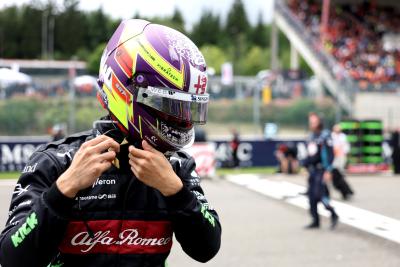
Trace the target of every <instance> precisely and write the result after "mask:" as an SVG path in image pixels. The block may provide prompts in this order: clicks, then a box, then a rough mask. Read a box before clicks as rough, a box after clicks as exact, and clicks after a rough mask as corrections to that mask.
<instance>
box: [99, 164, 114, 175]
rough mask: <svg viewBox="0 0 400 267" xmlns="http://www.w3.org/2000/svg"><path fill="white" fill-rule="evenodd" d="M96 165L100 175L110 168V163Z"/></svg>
mask: <svg viewBox="0 0 400 267" xmlns="http://www.w3.org/2000/svg"><path fill="white" fill-rule="evenodd" d="M98 164H99V165H98V166H99V170H100V174H102V173H103V172H105V171H106V170H108V169H109V168H110V167H111V166H112V163H111V161H103V162H100V163H98Z"/></svg>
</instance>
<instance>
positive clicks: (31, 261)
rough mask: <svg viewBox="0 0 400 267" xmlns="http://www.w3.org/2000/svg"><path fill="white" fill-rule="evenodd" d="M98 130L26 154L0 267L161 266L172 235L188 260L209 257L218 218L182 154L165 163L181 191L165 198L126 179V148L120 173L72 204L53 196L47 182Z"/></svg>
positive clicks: (216, 242) (0, 245)
mask: <svg viewBox="0 0 400 267" xmlns="http://www.w3.org/2000/svg"><path fill="white" fill-rule="evenodd" d="M100 126H101V125H100ZM107 130H108V131H107ZM105 131H107V132H110V131H109V129H107V127H105V126H104V125H102V127H97V129H94V130H91V131H87V132H84V133H80V134H76V135H73V136H70V137H67V138H66V139H63V140H60V141H57V142H53V143H49V144H46V145H43V146H41V147H39V148H38V149H37V150H36V151H35V152H34V153H33V154H32V156H31V158H30V160H29V163H28V164H27V165H26V167H25V168H24V171H23V172H22V174H21V177H20V178H19V180H18V183H17V185H16V187H15V190H14V193H13V196H12V200H11V205H10V211H9V218H8V220H7V223H6V227H5V229H4V230H3V231H2V233H1V235H0V264H1V265H2V266H3V267H9V266H12V267H18V266H20V267H23V266H24V267H25V266H30V267H34V266H74V267H78V266H86V267H87V266H132V267H133V266H140V267H144V266H164V264H165V261H166V258H167V257H168V255H169V252H170V248H171V245H172V236H173V233H175V237H176V239H177V240H178V242H179V243H180V244H181V246H182V249H183V250H184V251H185V252H186V253H187V254H188V255H189V256H190V257H192V258H193V259H195V260H197V261H200V262H206V261H208V260H210V259H211V258H212V257H213V256H214V255H216V253H217V252H218V250H219V247H220V242H221V226H220V223H219V220H218V215H217V213H216V212H215V211H214V210H213V209H212V208H211V207H210V206H209V204H208V202H207V200H206V199H205V197H204V194H203V190H202V188H201V187H200V183H199V182H200V178H199V177H198V175H197V174H196V173H195V171H194V169H195V162H194V160H193V158H191V157H189V156H188V155H187V154H185V153H183V152H177V153H175V154H174V155H172V156H171V157H170V163H171V165H172V166H173V169H174V171H175V172H176V173H177V175H178V176H179V177H180V178H181V179H182V182H183V184H184V187H183V188H182V189H181V190H180V191H179V192H178V193H177V194H175V195H173V196H170V197H164V196H163V195H162V194H161V193H160V192H159V191H158V190H156V189H153V188H151V187H148V186H146V185H145V184H143V183H142V182H141V181H139V180H138V179H137V178H136V177H134V175H133V173H132V172H131V171H130V169H129V164H128V163H127V162H128V161H127V159H128V156H127V153H128V152H127V145H125V146H123V145H121V152H120V153H119V155H118V158H119V161H120V165H121V166H120V167H119V168H117V167H115V166H112V167H111V168H110V169H109V170H107V171H106V172H104V173H103V174H102V175H101V176H100V177H99V178H98V179H97V180H96V182H95V183H94V184H93V185H92V186H91V187H89V188H87V189H84V190H82V191H80V192H79V194H78V196H77V197H76V198H74V199H71V198H68V197H66V196H64V195H63V194H62V193H61V192H60V191H59V190H58V188H57V186H56V183H55V181H56V180H57V178H58V177H59V176H60V175H61V174H62V173H63V172H64V171H65V170H66V169H67V168H68V167H69V166H70V164H71V161H72V158H73V157H74V154H75V153H76V151H77V150H78V148H79V147H80V146H81V145H82V144H83V143H84V142H85V141H88V140H90V139H92V138H94V137H95V136H96V135H99V134H101V133H104V132H105ZM112 137H113V138H114V139H116V140H117V139H118V138H116V137H114V136H112ZM118 141H119V142H120V141H121V140H118Z"/></svg>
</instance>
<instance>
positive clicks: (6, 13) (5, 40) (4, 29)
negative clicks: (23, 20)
mask: <svg viewBox="0 0 400 267" xmlns="http://www.w3.org/2000/svg"><path fill="white" fill-rule="evenodd" d="M19 17H20V16H19V10H18V7H17V6H10V7H7V8H5V9H3V10H0V57H2V58H17V57H19V56H20V55H19V52H20V49H19V47H20V32H21V31H20V30H19V28H20V21H19Z"/></svg>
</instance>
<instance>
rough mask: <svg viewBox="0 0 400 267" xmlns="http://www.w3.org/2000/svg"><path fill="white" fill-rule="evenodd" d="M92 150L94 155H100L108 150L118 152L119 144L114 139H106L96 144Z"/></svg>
mask: <svg viewBox="0 0 400 267" xmlns="http://www.w3.org/2000/svg"><path fill="white" fill-rule="evenodd" d="M92 149H93V151H94V152H95V153H101V152H103V151H106V150H109V149H111V150H114V151H116V152H119V144H118V143H117V142H116V141H115V140H114V139H112V138H110V137H107V140H104V141H103V142H101V143H98V144H97V145H95V146H93V148H92Z"/></svg>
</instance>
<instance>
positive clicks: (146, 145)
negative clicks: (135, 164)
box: [142, 140, 159, 153]
mask: <svg viewBox="0 0 400 267" xmlns="http://www.w3.org/2000/svg"><path fill="white" fill-rule="evenodd" d="M142 147H143V149H144V150H146V151H149V152H153V153H159V151H158V150H157V149H155V148H154V147H153V146H152V145H150V144H149V143H148V142H147V141H146V140H143V141H142Z"/></svg>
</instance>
